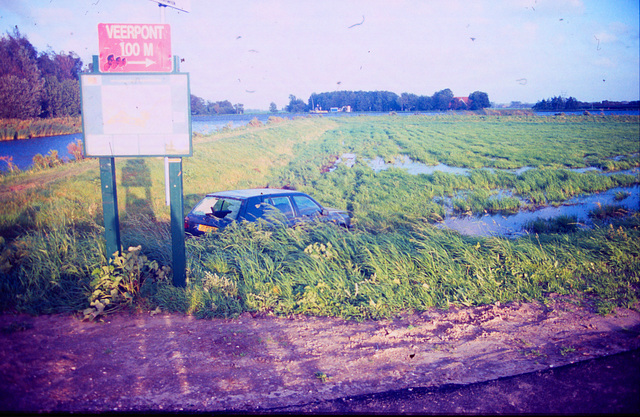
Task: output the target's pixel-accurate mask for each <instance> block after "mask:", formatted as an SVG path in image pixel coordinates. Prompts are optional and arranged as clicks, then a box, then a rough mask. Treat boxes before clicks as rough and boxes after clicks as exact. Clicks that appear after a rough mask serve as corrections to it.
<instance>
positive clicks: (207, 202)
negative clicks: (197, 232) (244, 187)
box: [191, 197, 242, 220]
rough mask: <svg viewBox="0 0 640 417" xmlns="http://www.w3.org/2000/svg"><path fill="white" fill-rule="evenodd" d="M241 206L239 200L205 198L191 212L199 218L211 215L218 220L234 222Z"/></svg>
mask: <svg viewBox="0 0 640 417" xmlns="http://www.w3.org/2000/svg"><path fill="white" fill-rule="evenodd" d="M241 205H242V202H241V201H240V200H234V199H232V198H218V197H205V198H204V199H203V200H202V201H201V202H200V203H198V205H197V206H195V207H194V208H193V210H192V211H191V212H192V213H193V214H197V215H200V216H203V215H205V214H213V215H214V216H215V217H217V218H219V219H225V220H235V219H236V217H238V212H239V211H240V206H241Z"/></svg>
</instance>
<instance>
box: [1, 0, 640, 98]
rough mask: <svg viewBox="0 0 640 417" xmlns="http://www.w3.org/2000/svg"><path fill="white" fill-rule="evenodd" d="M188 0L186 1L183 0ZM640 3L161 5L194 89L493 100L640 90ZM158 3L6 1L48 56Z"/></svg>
mask: <svg viewBox="0 0 640 417" xmlns="http://www.w3.org/2000/svg"><path fill="white" fill-rule="evenodd" d="M182 1H184V0H182ZM638 9H639V2H638V0H323V1H319V0H316V1H307V0H232V1H230V0H190V11H189V12H188V13H187V12H184V11H179V10H176V9H173V8H165V12H164V19H165V23H167V24H170V25H171V48H172V53H173V55H178V56H179V57H180V58H181V60H183V61H182V62H181V64H180V70H181V71H182V72H188V73H189V79H190V87H191V93H192V94H195V95H197V96H199V97H202V98H204V99H205V100H209V101H223V100H229V101H230V102H231V103H232V104H238V103H240V104H243V105H244V108H245V110H248V109H261V110H267V109H268V108H269V105H270V103H272V102H273V103H275V104H276V105H277V107H278V108H282V107H284V106H285V105H287V104H288V103H289V96H290V95H294V96H296V97H297V98H300V99H302V100H304V101H305V102H307V101H308V99H309V96H310V95H311V94H312V93H323V92H330V91H341V90H349V91H360V90H362V91H376V90H386V91H392V92H394V93H396V94H401V93H404V92H407V93H412V94H417V95H428V96H431V95H433V94H434V93H435V92H437V91H440V90H443V89H445V88H449V89H451V90H452V91H453V93H454V95H455V96H468V95H469V94H470V93H472V92H474V91H483V92H486V93H487V94H488V96H489V99H490V100H491V101H492V102H494V103H507V104H508V103H510V102H512V101H520V102H524V103H536V102H537V101H540V100H542V99H545V98H550V97H555V96H563V97H574V98H576V99H578V100H580V101H602V100H614V101H631V100H638V99H639V98H640V97H639V96H640V70H639V68H640V58H639V54H640V52H639V51H640V45H639V38H640V34H639V26H640V24H639V15H640V13H639V10H638ZM160 22H161V12H160V8H159V7H158V4H157V3H155V2H153V1H151V0H20V1H16V0H0V30H2V35H4V34H6V33H7V32H10V31H12V30H13V28H14V27H15V26H16V25H17V26H18V29H19V30H20V32H21V33H22V34H23V35H25V36H26V37H27V38H28V39H29V41H30V42H31V43H32V44H33V45H34V46H35V47H36V48H37V50H38V51H39V52H44V51H49V50H52V51H55V52H71V51H73V52H75V53H76V54H78V55H79V56H80V57H81V58H82V61H83V63H85V64H87V63H90V62H91V61H92V56H93V55H97V54H98V53H99V50H98V24H99V23H160Z"/></svg>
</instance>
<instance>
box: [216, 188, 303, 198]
mask: <svg viewBox="0 0 640 417" xmlns="http://www.w3.org/2000/svg"><path fill="white" fill-rule="evenodd" d="M280 194H301V193H300V192H299V191H295V190H282V189H280V188H250V189H246V190H229V191H218V192H215V193H210V194H207V196H208V197H231V198H237V199H246V198H250V197H255V196H259V195H280Z"/></svg>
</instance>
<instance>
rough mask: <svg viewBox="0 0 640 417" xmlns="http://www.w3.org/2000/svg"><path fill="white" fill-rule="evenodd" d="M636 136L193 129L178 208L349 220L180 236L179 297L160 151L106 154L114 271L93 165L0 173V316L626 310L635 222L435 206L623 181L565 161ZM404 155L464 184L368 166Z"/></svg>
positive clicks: (526, 124)
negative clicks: (505, 234) (508, 216)
mask: <svg viewBox="0 0 640 417" xmlns="http://www.w3.org/2000/svg"><path fill="white" fill-rule="evenodd" d="M637 138H638V118H637V117H636V118H635V119H634V118H628V117H601V116H598V117H595V116H577V117H534V116H527V115H517V116H503V115H502V116H437V117H425V116H405V117H395V116H380V117H353V118H335V119H334V118H331V119H329V118H326V119H323V118H313V119H299V120H293V121H282V120H279V121H278V123H275V121H274V123H269V124H266V125H263V126H257V127H250V126H248V127H245V128H240V129H234V130H231V131H224V132H218V133H215V134H212V135H209V136H199V135H196V137H195V138H194V156H193V157H191V158H185V160H184V162H183V181H184V190H185V209H186V210H189V209H190V208H191V207H192V206H193V204H195V202H196V201H197V200H198V199H199V198H201V197H202V196H203V195H204V194H205V193H206V192H210V191H218V190H224V189H233V188H244V187H263V186H266V185H269V186H271V187H282V186H291V187H295V188H296V189H300V190H302V191H306V192H309V193H310V194H311V195H313V196H314V197H316V198H317V199H318V200H319V201H321V202H322V203H324V204H326V205H328V206H333V207H338V208H344V209H348V210H349V211H351V212H352V215H353V218H354V224H355V225H356V229H355V230H353V231H345V230H342V229H340V228H337V227H332V226H331V225H323V224H314V225H308V226H305V227H301V228H297V229H286V228H276V229H265V228H263V227H262V226H261V225H259V224H254V225H245V226H238V227H230V228H228V229H225V230H224V231H223V232H222V233H219V234H215V235H211V236H208V237H204V238H198V239H188V241H187V252H188V257H187V258H188V271H187V275H188V284H187V288H185V289H181V288H174V287H172V286H171V285H170V284H169V283H170V274H166V272H167V271H166V270H164V271H163V270H162V268H161V267H162V266H170V264H171V250H170V246H169V245H170V240H171V239H170V232H169V225H168V221H169V211H168V208H167V207H166V206H165V205H164V176H163V162H162V160H161V159H160V158H156V159H154V158H147V159H124V158H119V159H117V162H116V167H117V178H118V199H119V209H120V214H121V221H122V227H121V229H122V238H123V246H124V248H125V253H124V254H123V257H122V263H121V264H111V265H109V264H108V261H107V259H106V258H105V256H104V254H103V250H104V240H103V237H102V231H103V227H102V220H101V219H102V202H101V197H100V182H99V172H98V164H97V161H95V160H93V161H82V162H79V163H75V164H69V165H65V166H60V167H56V168H53V169H51V170H48V171H44V172H38V173H20V174H17V175H13V176H5V177H2V178H0V213H1V214H0V235H1V236H2V240H1V241H0V251H1V252H0V274H2V280H1V281H0V286H1V287H0V294H1V295H0V309H2V310H13V309H15V310H19V311H28V312H32V313H43V312H55V311H78V310H85V309H86V310H87V311H88V314H89V315H90V316H91V314H93V315H96V314H99V313H104V312H108V311H109V310H110V309H116V308H125V307H126V308H136V307H137V308H144V309H154V308H156V307H160V308H161V309H163V310H169V311H181V312H188V313H192V314H195V315H197V316H199V317H214V316H215V317H229V316H234V315H237V314H238V313H240V312H242V311H273V312H276V313H278V314H292V313H302V314H319V315H332V316H342V317H349V318H355V319H363V318H379V317H388V316H392V315H394V314H398V313H400V312H402V311H406V310H413V309H415V310H424V309H427V308H432V307H437V308H447V307H449V306H451V305H480V304H487V303H493V302H496V301H500V302H508V301H512V300H539V301H540V302H544V301H545V299H546V297H547V296H548V294H550V293H560V294H569V295H572V296H574V297H575V298H576V299H577V300H585V301H587V300H588V301H589V302H594V303H595V305H596V306H597V308H598V309H599V311H601V312H603V313H604V312H607V311H610V310H611V309H612V308H613V307H614V306H616V305H623V306H632V305H634V303H637V298H638V290H639V285H640V282H639V280H640V276H639V271H640V261H639V260H640V245H639V243H638V242H640V218H639V217H638V215H637V214H636V215H634V216H627V217H622V218H610V217H607V216H603V218H602V219H600V220H599V219H596V221H597V222H596V223H597V226H596V227H595V228H594V229H592V230H582V231H580V230H576V229H574V228H573V229H572V228H567V229H559V228H549V229H547V230H548V231H549V232H542V231H543V230H545V229H544V228H542V227H541V226H539V230H540V231H541V233H540V234H538V235H535V234H532V235H529V236H526V237H523V238H520V239H517V240H509V239H502V238H472V237H465V236H461V235H459V234H458V233H456V232H452V231H449V230H443V229H439V228H436V227H435V225H434V223H435V222H436V221H438V220H439V219H441V218H442V217H443V216H445V208H444V203H443V201H444V200H447V199H449V200H450V201H451V202H453V203H454V204H456V205H457V206H458V207H459V210H460V211H480V210H484V209H486V207H487V206H488V205H492V207H493V210H496V211H501V210H503V211H508V210H514V209H515V207H514V205H516V203H514V202H513V200H509V199H510V198H511V199H513V198H514V197H512V196H515V197H518V199H519V200H518V201H520V199H522V200H525V201H528V202H531V204H552V203H557V202H561V201H564V200H565V199H567V198H570V197H571V196H573V195H577V194H580V193H584V192H593V191H597V190H602V189H608V188H612V187H616V186H620V185H628V184H636V183H637V182H638V178H637V177H634V176H633V175H624V174H620V175H611V176H602V175H598V174H596V173H593V172H585V173H579V172H574V171H570V170H569V168H579V167H587V166H598V167H602V168H607V169H610V170H613V169H615V170H618V169H628V168H631V167H635V166H638V155H637V144H638V142H637V140H638V139H637ZM347 152H351V153H355V154H356V155H357V162H356V165H355V166H354V167H351V168H350V167H347V166H346V165H344V164H338V165H337V166H336V167H335V168H336V169H328V168H330V167H333V164H334V163H335V160H336V158H337V157H338V156H340V155H342V154H343V153H347ZM399 155H406V156H409V157H410V158H411V159H413V160H416V161H422V162H425V163H430V164H436V163H447V164H449V165H452V166H457V167H470V168H473V170H472V171H471V173H470V175H468V176H466V175H455V174H447V173H441V172H437V173H435V174H432V175H424V174H421V175H409V174H407V173H406V172H405V171H403V170H401V169H389V170H386V171H381V172H378V173H375V172H374V171H373V170H372V169H371V168H370V167H369V166H368V165H367V163H366V161H365V160H364V158H374V157H376V156H381V157H383V158H385V159H386V160H387V161H390V160H393V159H394V158H396V157H398V156H399ZM523 166H529V167H531V168H532V169H530V170H528V171H526V172H523V173H521V174H519V175H518V174H515V173H510V172H506V171H500V170H494V171H489V170H486V169H483V168H486V167H489V168H521V167H523ZM502 190H506V191H508V193H500V191H502ZM503 194H504V195H503ZM518 204H519V203H518ZM558 230H563V231H566V232H567V233H555V232H557V231H558ZM138 246H140V247H141V248H140V249H135V248H136V247H138ZM129 247H131V248H132V249H131V250H126V248H129ZM127 260H128V261H127ZM116 282H122V283H126V285H124V284H122V285H120V284H117V285H116V284H114V283H116ZM114 285H115V286H114ZM113 289H115V290H116V291H115V292H114V293H111V290H113ZM101 309H102V310H101Z"/></svg>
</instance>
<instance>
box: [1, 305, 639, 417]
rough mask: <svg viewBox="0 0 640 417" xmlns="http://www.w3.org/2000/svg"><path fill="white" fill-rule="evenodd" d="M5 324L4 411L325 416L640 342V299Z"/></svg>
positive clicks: (549, 367) (8, 319)
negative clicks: (370, 315) (605, 306)
mask: <svg viewBox="0 0 640 417" xmlns="http://www.w3.org/2000/svg"><path fill="white" fill-rule="evenodd" d="M0 330H1V332H0V411H27V412H102V411H161V410H162V411H195V412H197V411H223V410H224V411H231V412H260V411H268V410H272V411H275V410H281V411H280V412H296V411H295V410H298V412H314V407H315V411H316V412H323V411H322V410H321V409H320V408H319V405H321V404H324V406H325V407H332V406H336V404H338V403H339V402H340V401H342V399H344V398H361V399H362V398H365V399H366V397H362V396H367V395H371V394H378V395H383V396H384V395H392V393H404V394H407V395H414V394H418V393H423V394H425V395H429V394H428V391H429V390H437V389H447V387H449V388H451V387H456V386H457V385H455V384H459V385H466V386H468V387H474V386H476V387H477V386H478V385H474V384H475V383H478V382H484V381H494V380H499V379H500V378H505V377H510V376H513V375H520V374H527V373H531V372H533V373H536V372H541V373H545V372H549V371H552V372H553V370H554V369H556V368H558V367H560V366H562V365H567V364H571V363H574V362H582V361H584V360H588V359H592V358H598V357H603V356H609V355H613V354H616V353H619V352H627V351H630V350H634V349H638V348H640V314H639V313H638V311H637V309H635V310H627V309H618V310H617V311H616V312H615V313H614V314H611V315H609V316H607V317H602V316H598V315H596V314H594V313H593V312H592V311H590V310H588V309H586V308H582V307H578V306H577V305H576V303H573V302H572V301H571V300H568V299H564V298H562V297H556V298H552V299H551V302H550V303H548V304H547V305H546V306H545V305H540V304H534V303H511V304H508V305H492V306H484V307H478V308H464V309H451V310H448V311H438V310H433V311H429V312H425V313H421V314H412V315H407V316H404V317H401V318H397V319H393V320H380V321H367V322H362V323H357V322H347V321H344V320H340V319H332V318H316V317H291V318H278V317H272V316H252V315H251V314H249V313H244V314H243V315H242V316H240V317H239V318H237V319H233V320H222V319H220V320H197V319H195V318H193V317H189V316H184V315H178V314H164V313H160V314H158V315H155V316H151V315H150V314H149V313H147V314H138V315H131V316H130V315H117V316H113V317H108V318H107V319H106V320H105V322H103V323H89V322H82V321H80V320H78V319H77V318H74V317H71V316H65V315H54V316H43V317H37V318H34V317H28V316H15V315H2V316H0ZM540 375H543V374H540ZM575 383H576V384H578V385H579V384H580V383H581V381H580V380H577V381H575ZM451 384H454V385H451ZM469 384H471V385H469ZM527 384H528V386H527V385H526V384H525V385H523V387H522V388H521V389H522V390H525V391H526V390H529V392H531V393H532V394H535V392H536V390H538V389H539V388H540V387H537V386H535V384H532V383H527ZM578 385H576V386H578ZM438 387H440V388H438ZM410 390H415V392H414V391H410ZM491 392H493V394H491ZM381 393H384V394H381ZM390 393H391V394H390ZM491 395H493V396H494V398H493V399H494V400H496V401H497V400H498V399H499V398H500V396H501V395H503V394H502V393H501V392H500V390H499V389H493V391H491V390H489V391H487V392H485V393H484V394H483V396H484V397H486V401H487V402H489V403H490V402H491V401H492V397H491ZM476 397H477V395H474V396H473V398H476ZM418 405H420V404H419V403H418ZM296 407H297V408H296ZM305 407H306V408H305ZM469 407H472V406H471V405H470V406H469ZM473 407H475V408H469V409H470V410H473V409H481V408H478V407H479V406H473ZM328 410H330V408H329V409H327V410H325V411H328ZM335 410H338V409H335ZM463 410H464V409H463ZM343 411H345V410H343ZM334 412H340V411H334ZM362 412H381V413H383V412H385V411H384V410H382V409H374V410H368V411H364V410H363V411H362ZM387 412H388V411H387ZM391 412H393V411H391ZM418 412H419V411H418ZM453 412H455V410H454V411H453ZM515 412H517V411H515Z"/></svg>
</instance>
